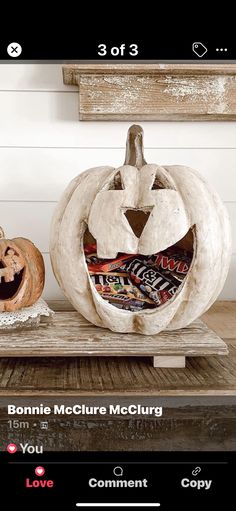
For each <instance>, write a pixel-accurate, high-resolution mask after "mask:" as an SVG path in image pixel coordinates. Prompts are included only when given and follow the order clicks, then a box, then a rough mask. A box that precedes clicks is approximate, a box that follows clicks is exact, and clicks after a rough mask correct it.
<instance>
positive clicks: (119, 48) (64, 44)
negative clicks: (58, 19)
mask: <svg viewBox="0 0 236 511" xmlns="http://www.w3.org/2000/svg"><path fill="white" fill-rule="evenodd" d="M13 60H15V61H22V60H23V61H31V62H32V61H47V60H49V61H57V62H58V61H62V62H64V61H66V62H74V61H79V60H95V61H112V62H113V61H118V60H119V61H121V62H122V61H125V60H128V61H140V60H141V61H144V60H149V61H150V60H151V61H166V60H169V61H193V62H195V61H196V62H199V61H209V60H213V61H215V60H217V61H219V60H223V61H225V60H227V61H230V60H236V45H235V43H234V42H233V41H230V40H229V39H228V40H225V39H224V38H222V40H221V38H220V37H219V38H218V39H217V38H216V39H215V40H212V39H211V40H207V39H206V38H204V37H203V38H202V37H200V36H199V37H198V36H195V37H194V36H193V37H192V39H187V40H179V39H178V40H176V41H173V40H172V41H171V40H168V39H166V40H163V41H161V42H160V41H158V40H156V39H155V38H152V39H150V40H148V39H146V38H145V40H142V39H140V38H139V37H137V38H135V37H133V38H132V39H131V38H126V37H123V36H122V35H121V36H120V38H119V40H118V38H116V39H114V40H111V39H109V40H108V39H107V38H106V36H104V37H103V36H102V35H101V37H100V38H99V40H98V39H96V40H95V39H92V38H91V37H88V39H86V40H85V39H84V38H82V36H80V35H78V36H77V35H76V37H75V36H71V37H70V38H69V39H68V38H66V37H65V38H62V37H60V39H59V38H58V39H57V38H55V39H52V40H50V41H49V40H47V39H46V38H37V37H36V38H35V39H34V40H29V39H26V38H22V37H17V35H14V36H13V35H11V38H9V39H5V40H0V61H9V62H12V61H13Z"/></svg>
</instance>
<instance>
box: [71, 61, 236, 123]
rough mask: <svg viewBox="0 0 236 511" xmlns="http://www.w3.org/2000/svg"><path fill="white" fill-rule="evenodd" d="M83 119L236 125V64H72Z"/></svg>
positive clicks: (73, 81) (73, 82) (73, 80)
mask: <svg viewBox="0 0 236 511" xmlns="http://www.w3.org/2000/svg"><path fill="white" fill-rule="evenodd" d="M63 79H64V83H65V84H66V85H78V88H79V119H80V120H81V121H88V120H103V121H105V120H111V121H112V120H116V121H119V120H123V121H125V120H139V121H140V120H148V121H151V120H152V121H154V120H156V121H217V120H219V121H223V120H225V121H229V120H232V121H233V120H236V65H235V64H69V65H64V66H63Z"/></svg>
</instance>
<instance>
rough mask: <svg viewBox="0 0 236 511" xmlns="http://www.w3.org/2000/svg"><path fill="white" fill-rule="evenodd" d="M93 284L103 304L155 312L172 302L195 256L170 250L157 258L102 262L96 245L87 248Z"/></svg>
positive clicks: (127, 256) (122, 257)
mask: <svg viewBox="0 0 236 511" xmlns="http://www.w3.org/2000/svg"><path fill="white" fill-rule="evenodd" d="M84 252H85V257H86V262H87V265H88V271H89V274H90V277H91V279H92V282H93V284H94V286H95V288H96V290H97V292H98V293H99V294H100V295H101V297H102V298H103V299H104V300H107V301H108V302H109V303H111V304H112V305H114V306H115V307H118V308H120V309H125V310H129V311H133V312H135V311H139V310H142V309H150V308H151V309H152V308H154V307H159V306H160V305H163V304H164V303H165V302H167V301H168V300H170V299H171V298H172V297H173V296H174V294H175V293H176V292H177V291H178V288H179V286H180V285H181V284H182V282H183V280H184V279H185V278H186V275H187V273H188V271H189V268H190V265H191V261H192V257H193V254H192V253H190V252H187V251H186V250H184V249H181V248H177V247H171V248H168V249H167V250H164V251H162V252H159V253H157V254H154V255H149V256H144V255H137V254H136V255H135V254H118V255H117V257H116V259H99V258H98V257H97V251H96V244H90V245H85V247H84Z"/></svg>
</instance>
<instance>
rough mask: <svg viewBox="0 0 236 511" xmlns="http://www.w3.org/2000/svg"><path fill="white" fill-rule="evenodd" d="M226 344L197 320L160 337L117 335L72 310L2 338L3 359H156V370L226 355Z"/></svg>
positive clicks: (163, 333)
mask: <svg viewBox="0 0 236 511" xmlns="http://www.w3.org/2000/svg"><path fill="white" fill-rule="evenodd" d="M227 354H228V348H227V345H226V344H225V342H224V341H223V340H222V339H221V338H220V337H218V336H217V335H216V333H215V332H213V331H212V330H210V329H209V328H208V327H207V326H206V325H205V324H204V323H203V322H202V321H200V320H197V321H195V322H194V323H192V324H191V325H189V326H188V327H186V328H183V329H181V330H176V331H172V332H168V331H164V332H161V333H160V334H158V335H153V336H144V335H137V334H118V333H115V332H111V331H110V330H107V329H105V328H98V327H96V326H94V325H92V324H91V323H89V322H88V321H87V320H86V319H84V318H83V317H82V316H81V315H80V314H78V313H77V312H73V311H67V312H65V311H60V312H56V313H55V316H54V318H53V321H52V322H51V323H50V324H47V323H42V324H41V325H40V326H39V327H38V328H37V329H32V330H25V331H23V330H22V331H12V332H7V333H4V334H2V335H1V337H0V357H55V356H56V357H74V356H77V357H98V356H99V357H104V356H105V357H130V356H132V357H146V356H149V357H153V365H154V367H185V363H186V357H198V356H208V355H227Z"/></svg>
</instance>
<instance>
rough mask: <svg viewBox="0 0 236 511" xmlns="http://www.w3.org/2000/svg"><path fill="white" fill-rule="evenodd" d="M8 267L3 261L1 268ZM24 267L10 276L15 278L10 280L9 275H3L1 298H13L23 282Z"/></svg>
mask: <svg viewBox="0 0 236 511" xmlns="http://www.w3.org/2000/svg"><path fill="white" fill-rule="evenodd" d="M4 268H6V267H5V266H4V265H3V264H2V262H0V269H4ZM23 273H24V268H23V269H22V270H20V271H19V272H18V273H15V274H14V275H13V277H10V278H11V279H13V280H8V279H9V277H4V276H2V277H1V281H0V300H10V299H11V298H13V297H14V296H15V295H16V294H17V292H18V291H19V288H20V286H21V283H22V279H23Z"/></svg>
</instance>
